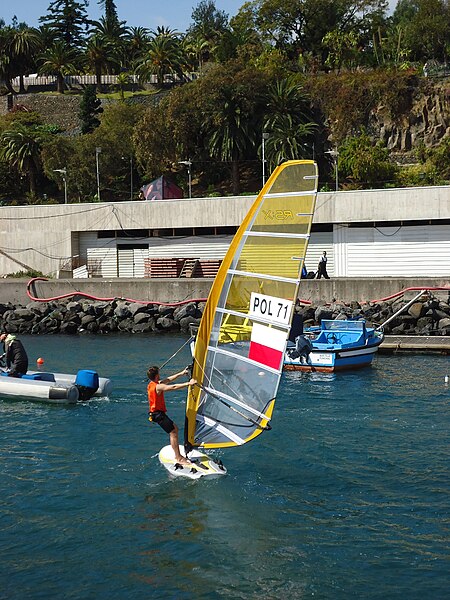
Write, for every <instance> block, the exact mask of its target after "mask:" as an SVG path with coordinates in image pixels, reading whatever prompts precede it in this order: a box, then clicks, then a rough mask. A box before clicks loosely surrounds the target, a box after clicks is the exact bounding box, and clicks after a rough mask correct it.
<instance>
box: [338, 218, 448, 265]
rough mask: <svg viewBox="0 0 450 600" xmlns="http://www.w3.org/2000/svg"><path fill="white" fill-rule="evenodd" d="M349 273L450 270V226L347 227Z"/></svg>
mask: <svg viewBox="0 0 450 600" xmlns="http://www.w3.org/2000/svg"><path fill="white" fill-rule="evenodd" d="M347 256H348V264H347V273H348V276H349V277H367V276H373V277H387V276H389V277H415V276H417V275H426V276H448V275H449V274H450V226H449V225H440V226H428V225H427V226H417V227H383V228H373V227H371V228H348V229H347Z"/></svg>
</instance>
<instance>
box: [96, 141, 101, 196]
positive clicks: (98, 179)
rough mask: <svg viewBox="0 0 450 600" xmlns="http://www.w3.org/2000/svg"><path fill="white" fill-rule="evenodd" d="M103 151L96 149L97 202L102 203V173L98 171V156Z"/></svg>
mask: <svg viewBox="0 0 450 600" xmlns="http://www.w3.org/2000/svg"><path fill="white" fill-rule="evenodd" d="M101 151H102V149H101V148H99V147H97V148H96V149H95V165H96V167H97V201H98V202H100V171H99V170H98V155H99V154H100V152H101Z"/></svg>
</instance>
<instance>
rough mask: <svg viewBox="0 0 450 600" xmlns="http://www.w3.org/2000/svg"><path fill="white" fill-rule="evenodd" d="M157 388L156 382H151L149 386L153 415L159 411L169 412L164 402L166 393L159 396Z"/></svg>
mask: <svg viewBox="0 0 450 600" xmlns="http://www.w3.org/2000/svg"><path fill="white" fill-rule="evenodd" d="M156 386H157V383H156V381H150V382H149V384H148V386H147V393H148V405H149V410H150V412H151V413H152V412H157V411H158V410H161V411H163V412H167V409H166V402H165V400H164V392H161V393H160V394H157V393H156Z"/></svg>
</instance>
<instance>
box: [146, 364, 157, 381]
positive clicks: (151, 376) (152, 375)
mask: <svg viewBox="0 0 450 600" xmlns="http://www.w3.org/2000/svg"><path fill="white" fill-rule="evenodd" d="M158 375H159V367H149V368H148V371H147V377H148V378H149V379H150V381H156V378H157V377H158Z"/></svg>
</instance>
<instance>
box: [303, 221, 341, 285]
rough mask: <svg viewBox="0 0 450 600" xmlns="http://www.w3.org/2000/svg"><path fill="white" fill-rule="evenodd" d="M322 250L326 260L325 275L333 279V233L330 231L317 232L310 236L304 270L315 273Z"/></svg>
mask: <svg viewBox="0 0 450 600" xmlns="http://www.w3.org/2000/svg"><path fill="white" fill-rule="evenodd" d="M324 250H325V252H326V253H327V258H328V263H327V273H328V275H329V276H330V277H333V276H334V251H333V232H331V231H317V232H314V233H312V234H311V237H310V238H309V244H308V249H307V250H306V260H305V264H306V268H307V270H308V271H317V266H318V264H319V260H320V257H321V256H322V254H323V251H324Z"/></svg>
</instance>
